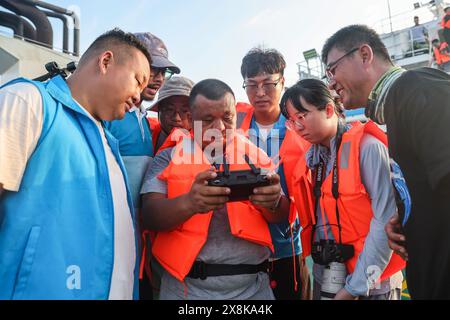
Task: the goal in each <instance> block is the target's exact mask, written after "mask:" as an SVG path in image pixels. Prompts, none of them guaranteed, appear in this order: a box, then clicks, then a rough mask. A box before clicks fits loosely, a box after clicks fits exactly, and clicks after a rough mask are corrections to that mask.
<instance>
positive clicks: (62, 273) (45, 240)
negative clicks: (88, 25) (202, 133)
mask: <svg viewBox="0 0 450 320" xmlns="http://www.w3.org/2000/svg"><path fill="white" fill-rule="evenodd" d="M150 64H151V57H150V54H149V52H148V51H147V49H146V47H145V46H144V45H143V44H142V43H141V42H140V41H139V40H138V39H137V38H136V37H135V36H134V35H132V34H130V33H125V32H123V31H121V30H119V29H114V30H112V31H109V32H107V33H105V34H103V35H102V36H100V37H99V38H97V40H95V41H94V42H93V44H92V45H91V46H90V47H89V48H88V50H87V51H86V53H85V54H84V55H83V56H82V57H81V59H80V61H79V65H78V69H77V70H76V71H75V72H74V74H73V75H72V76H71V77H70V78H69V79H68V80H67V82H66V81H65V80H64V79H63V78H62V77H60V76H57V77H54V78H53V79H51V80H49V81H48V82H46V83H38V82H34V81H30V80H27V79H23V78H20V79H16V80H14V81H12V82H10V83H8V84H6V85H5V86H4V87H2V88H1V89H0V279H1V280H0V299H111V300H116V299H120V300H122V299H132V298H133V297H134V298H136V297H137V293H138V290H137V289H138V285H137V281H138V266H139V263H138V262H137V261H136V258H137V250H136V248H137V237H136V235H137V233H136V232H135V225H136V220H135V216H134V210H133V206H132V201H131V195H130V192H129V190H128V188H127V178H126V174H125V170H124V166H123V163H122V160H121V158H120V155H119V150H118V143H117V141H116V140H115V139H114V138H113V137H112V136H111V135H110V134H109V133H108V132H107V131H105V130H104V128H103V127H102V125H101V121H102V120H106V121H111V120H114V119H120V118H123V117H124V115H125V113H126V112H127V110H129V109H130V108H131V107H132V106H133V105H135V104H137V103H138V102H139V100H140V94H141V92H142V90H143V89H144V88H145V87H146V85H147V83H148V79H149V77H150Z"/></svg>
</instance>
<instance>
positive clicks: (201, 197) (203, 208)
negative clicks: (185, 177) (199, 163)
mask: <svg viewBox="0 0 450 320" xmlns="http://www.w3.org/2000/svg"><path fill="white" fill-rule="evenodd" d="M216 177H217V173H216V172H214V169H213V168H211V169H210V170H207V171H204V172H200V173H199V174H198V175H197V176H196V177H195V181H194V183H193V184H192V187H191V190H190V191H189V193H188V194H187V197H186V200H187V201H188V202H189V208H190V211H191V212H192V213H208V212H210V211H213V210H218V209H222V208H223V207H224V206H225V204H226V203H227V202H228V200H229V198H228V195H229V194H230V192H231V190H230V189H229V188H223V187H210V186H208V180H209V179H214V178H216Z"/></svg>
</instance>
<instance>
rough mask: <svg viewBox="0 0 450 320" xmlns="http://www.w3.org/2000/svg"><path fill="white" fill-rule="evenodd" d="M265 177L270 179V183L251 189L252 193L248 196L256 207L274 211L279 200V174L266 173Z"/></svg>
mask: <svg viewBox="0 0 450 320" xmlns="http://www.w3.org/2000/svg"><path fill="white" fill-rule="evenodd" d="M267 177H268V179H269V181H270V185H268V186H265V187H259V188H256V189H255V190H253V195H251V196H250V198H249V200H250V201H251V202H252V203H253V204H254V205H255V206H256V207H259V208H264V209H267V210H270V211H274V209H275V207H276V206H277V204H278V203H279V201H280V200H281V184H280V176H279V175H277V174H271V175H267Z"/></svg>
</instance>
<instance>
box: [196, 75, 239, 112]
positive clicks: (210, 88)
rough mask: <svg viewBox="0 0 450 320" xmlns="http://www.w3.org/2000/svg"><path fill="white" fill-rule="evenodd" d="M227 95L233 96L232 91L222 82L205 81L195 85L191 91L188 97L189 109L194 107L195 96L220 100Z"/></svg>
mask: <svg viewBox="0 0 450 320" xmlns="http://www.w3.org/2000/svg"><path fill="white" fill-rule="evenodd" d="M227 93H229V94H231V95H232V96H233V98H234V99H236V98H235V96H234V92H233V90H232V89H231V88H230V87H229V86H228V85H227V84H226V83H225V82H223V81H220V80H217V79H206V80H203V81H200V82H199V83H197V84H196V85H195V86H194V87H193V88H192V90H191V94H190V96H189V106H190V107H191V109H192V108H193V107H194V103H195V99H196V98H197V96H199V95H202V96H204V97H205V98H207V99H209V100H214V101H217V100H220V99H222V98H223V97H225V95H226V94H227Z"/></svg>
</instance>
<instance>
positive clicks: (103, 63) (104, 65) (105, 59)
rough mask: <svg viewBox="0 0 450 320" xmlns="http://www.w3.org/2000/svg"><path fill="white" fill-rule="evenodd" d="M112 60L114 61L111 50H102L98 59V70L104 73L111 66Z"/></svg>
mask: <svg viewBox="0 0 450 320" xmlns="http://www.w3.org/2000/svg"><path fill="white" fill-rule="evenodd" d="M113 62H114V54H113V53H112V51H105V52H103V53H102V54H101V56H100V57H99V60H98V66H99V68H100V72H101V73H102V74H105V73H106V72H107V70H108V69H109V68H110V67H111V65H112V63H113Z"/></svg>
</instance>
